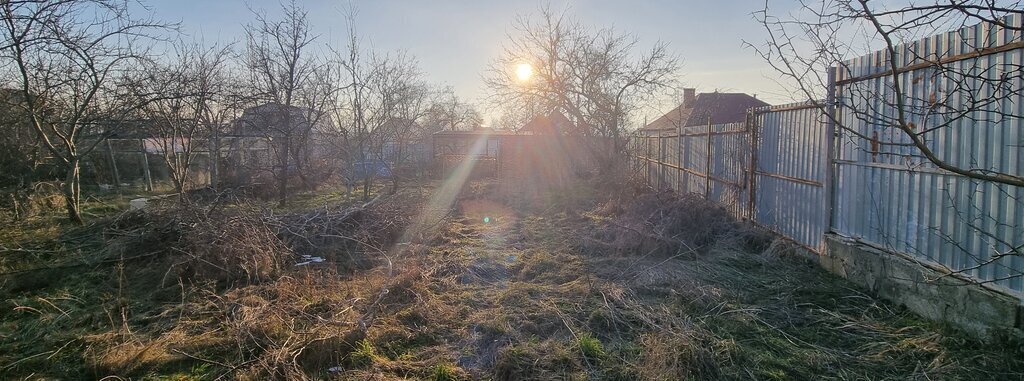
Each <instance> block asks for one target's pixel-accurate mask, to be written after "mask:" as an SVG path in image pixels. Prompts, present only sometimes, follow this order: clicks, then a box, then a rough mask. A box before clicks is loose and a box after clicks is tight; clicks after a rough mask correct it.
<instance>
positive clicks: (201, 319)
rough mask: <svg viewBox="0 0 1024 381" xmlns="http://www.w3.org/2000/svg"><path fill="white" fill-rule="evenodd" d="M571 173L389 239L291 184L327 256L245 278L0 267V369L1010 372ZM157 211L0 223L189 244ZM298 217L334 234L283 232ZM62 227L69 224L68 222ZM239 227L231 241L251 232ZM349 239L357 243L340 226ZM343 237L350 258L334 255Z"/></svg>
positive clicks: (905, 316) (295, 208)
mask: <svg viewBox="0 0 1024 381" xmlns="http://www.w3.org/2000/svg"><path fill="white" fill-rule="evenodd" d="M574 187H575V188H573V189H578V190H580V191H578V192H577V191H572V192H561V193H559V194H557V195H551V196H545V197H542V198H541V199H540V200H534V201H532V202H533V204H531V205H529V207H526V206H523V207H521V208H520V207H510V206H509V204H508V203H505V202H502V201H503V200H504V199H503V198H502V197H496V196H495V195H494V194H492V193H491V192H492V191H491V190H489V189H491V188H493V187H489V186H488V185H486V184H470V185H468V186H467V189H469V190H470V192H468V193H467V194H466V195H464V197H463V198H462V199H461V200H460V203H459V205H456V206H455V209H457V210H458V211H459V212H458V213H456V214H455V215H454V216H453V217H451V218H450V219H448V220H446V221H445V222H444V223H443V224H441V225H438V226H434V228H435V229H436V231H432V232H430V234H426V233H424V234H418V235H416V237H415V238H413V239H411V240H410V241H409V242H401V244H393V243H394V242H390V243H392V244H388V245H385V244H383V243H386V242H389V241H388V239H389V238H388V237H392V238H391V239H394V238H393V237H396V236H401V234H399V233H401V232H402V231H403V228H404V227H403V226H401V225H402V224H404V223H406V222H403V221H407V220H409V219H408V218H406V219H402V218H399V219H395V220H394V221H393V223H389V224H369V225H367V226H369V227H366V228H368V229H371V230H373V233H374V234H364V233H359V234H356V233H352V232H353V230H349V229H357V228H358V227H357V226H355V225H352V226H350V225H349V223H348V222H346V224H342V225H343V226H333V225H332V226H329V229H320V228H319V226H321V225H317V224H315V223H312V222H310V221H320V220H318V219H319V218H322V216H323V213H321V212H318V211H321V210H328V209H330V208H344V207H346V206H347V205H356V204H361V203H362V202H361V200H351V199H349V198H347V197H343V195H339V194H338V193H336V192H337V190H332V191H326V193H325V194H309V195H303V196H298V197H295V198H294V199H293V204H290V205H288V206H286V207H285V208H283V209H274V210H273V213H274V215H275V216H278V217H280V216H281V215H284V214H288V215H290V216H292V217H290V219H287V221H290V222H288V224H289V225H287V226H288V227H289V228H288V229H280V228H274V229H276V230H274V231H275V232H277V233H276V234H275V236H276V237H277V239H279V240H280V241H281V242H284V244H285V245H286V246H287V248H288V250H316V251H313V252H315V253H318V254H323V255H324V256H325V257H326V258H328V261H327V262H325V263H323V264H319V265H311V266H301V267H296V266H294V263H292V262H288V263H287V265H285V266H282V267H281V268H280V271H278V272H275V273H268V274H267V275H266V276H261V277H259V279H255V280H249V278H247V277H246V278H237V279H236V278H232V279H234V280H233V281H217V280H216V279H219V278H216V277H208V276H196V274H195V273H191V272H187V271H181V270H180V268H182V267H183V266H186V264H185V263H186V262H185V260H186V259H189V258H193V256H189V255H185V254H181V253H178V254H176V255H171V254H170V253H163V255H162V256H158V257H154V258H150V259H147V260H145V261H128V262H120V261H118V260H115V261H113V262H102V263H92V264H91V265H88V266H79V267H75V268H74V269H75V271H68V270H65V269H59V270H54V271H52V272H41V273H33V276H31V277H21V278H12V277H4V278H3V279H2V280H0V282H3V283H2V287H0V296H2V303H3V308H2V309H0V374H3V375H4V376H5V377H13V378H22V377H26V376H33V377H44V378H45V377H49V378H65V379H100V378H103V377H105V376H111V375H116V376H118V377H122V378H132V379H181V380H189V379H214V378H218V377H225V378H228V379H240V380H254V379H267V378H278V379H382V380H390V379H410V378H412V379H431V380H466V379H494V380H534V379H596V380H634V379H654V380H677V379H694V380H702V379H909V378H916V379H1013V378H1021V377H1022V376H1024V374H1022V372H1024V371H1022V369H1024V357H1022V356H1021V352H1020V349H1019V347H1015V346H1014V345H1013V344H1012V343H1008V344H983V343H980V342H977V341H974V340H971V339H969V338H967V337H965V336H962V335H960V334H959V333H957V332H955V331H952V330H949V329H947V328H944V327H941V326H938V325H935V324H932V323H928V322H924V321H922V320H920V319H918V318H916V317H915V316H914V315H912V314H910V313H909V312H907V311H906V310H904V309H902V308H899V307H896V306H893V305H890V304H888V303H886V302H883V301H880V300H877V299H875V298H874V297H872V296H870V295H867V294H865V293H864V292H862V291H860V290H859V289H858V288H857V287H855V286H854V285H852V284H849V283H847V282H846V281H844V280H842V279H839V278H837V277H834V276H832V275H830V274H828V273H826V272H824V271H822V270H821V269H819V268H817V267H816V266H815V265H813V264H811V263H809V262H808V261H806V260H805V259H803V258H801V257H799V256H795V255H791V254H789V253H790V252H791V251H792V250H793V248H791V247H788V246H786V245H785V244H784V243H782V242H781V241H773V240H772V239H771V237H770V236H768V235H765V234H763V233H761V232H758V231H754V230H750V229H748V228H746V227H744V226H743V225H742V224H740V223H737V222H736V221H734V220H731V219H730V218H729V217H728V216H727V215H726V214H724V211H722V210H720V209H717V208H714V207H713V206H710V205H706V204H704V203H703V201H702V200H699V199H694V198H685V197H677V196H675V195H669V194H645V195H638V196H639V197H632V198H616V197H609V196H608V195H618V196H622V194H623V193H622V191H621V190H617V191H614V192H613V191H608V190H603V189H602V188H600V187H599V185H595V184H588V183H581V184H577V185H574ZM395 200H401V199H395ZM395 202H398V201H395ZM515 202H521V203H522V202H530V201H528V200H515ZM260 205H262V204H260ZM513 206H515V205H514V204H513ZM269 207H270V206H268V208H269ZM417 208H418V206H416V205H413V206H409V205H404V204H401V205H399V206H394V205H388V204H381V206H380V209H379V210H378V209H375V210H372V211H369V212H367V213H366V214H365V215H364V217H365V218H367V219H372V220H375V221H376V220H385V219H387V218H386V217H387V216H398V215H403V214H408V213H415V212H417V210H416V209H417ZM664 208H673V209H671V210H662V209H664ZM239 209H241V207H240V208H239ZM237 212H240V210H235V211H231V213H237ZM229 214H230V213H229ZM232 215H233V214H232ZM483 217H492V219H491V220H490V221H486V222H485V220H484V219H483ZM211 221H213V222H212V223H208V224H207V225H208V226H206V225H202V224H197V225H196V226H200V225H202V226H203V229H205V230H204V231H207V232H209V233H213V234H211V235H209V236H205V235H203V234H197V235H195V237H205V238H203V239H201V240H199V241H197V242H198V243H203V242H208V244H206V245H205V246H206V247H208V249H207V250H211V253H232V252H233V251H231V250H228V249H226V248H223V247H221V246H218V244H217V243H215V242H216V241H217V239H215V238H213V237H218V235H217V234H216V233H218V232H219V233H226V232H229V231H231V230H230V229H229V228H228V226H227V225H228V223H226V222H219V223H218V222H216V221H219V220H211ZM232 221H233V220H232ZM161 222H165V220H162V219H161V220H152V219H144V218H140V219H134V220H122V221H121V222H120V223H117V224H112V223H109V222H108V223H107V224H105V225H104V224H97V225H95V226H93V227H85V228H78V227H71V226H63V225H57V226H56V227H54V225H51V224H43V223H40V224H36V225H24V227H25V228H24V230H20V231H8V230H6V229H5V230H4V231H3V232H2V233H0V234H2V235H3V237H4V239H5V241H4V242H12V241H16V242H18V243H19V244H20V245H22V247H26V248H36V247H39V248H43V247H61V248H69V247H81V248H82V252H83V253H84V254H81V256H82V258H84V257H87V256H100V255H101V253H108V254H105V255H109V253H110V252H109V251H103V250H101V249H102V248H103V247H104V245H105V244H108V243H111V242H123V240H124V239H125V238H124V237H126V236H129V235H130V237H136V238H133V239H132V240H131V242H132V243H133V245H135V246H128V247H130V248H133V249H131V250H136V251H140V250H148V249H151V248H161V247H162V248H164V249H167V247H175V248H177V249H179V250H182V251H188V252H189V253H191V254H195V253H199V252H202V250H200V249H199V248H197V247H195V246H178V244H179V243H180V242H179V241H177V240H168V239H167V238H166V237H167V236H166V234H167V233H168V231H167V230H162V229H163V228H162V226H164V225H162V224H161ZM191 224H192V223H191V222H190V223H188V224H185V225H187V226H192V225H191ZM175 226H178V225H175ZM314 227H316V228H314ZM89 229H92V230H89ZM318 229H319V230H318ZM183 231H188V230H187V229H186V230H183ZM309 231H313V232H317V233H316V234H325V232H329V233H326V234H333V235H339V234H348V235H350V236H351V237H349V238H344V239H342V238H338V239H337V240H338V241H320V240H310V241H311V242H305V241H304V240H303V239H300V238H301V237H305V235H303V234H305V233H301V234H300V232H309ZM140 232H144V233H145V234H137V233H140ZM382 232H383V233H382ZM129 233H130V234H129ZM157 233H159V234H157ZM204 234H205V233H204ZM189 235H190V236H191V235H192V234H191V233H189ZM78 236H81V237H87V238H83V239H84V241H74V240H71V238H72V237H78ZM160 237H165V238H160ZM253 237H254V238H249V239H247V241H250V243H254V244H259V245H264V244H265V243H266V242H264V240H271V237H269V236H264V235H259V236H253ZM319 238H321V239H322V238H324V237H322V236H321V237H319ZM353 240H357V241H359V242H361V243H359V244H350V243H345V244H341V243H340V242H351V241H353ZM54 241H56V243H55V242H54ZM313 241H315V242H313ZM365 241H374V242H375V244H374V245H372V248H371V247H370V245H368V246H363V243H365ZM31 242H34V243H31ZM227 242H228V243H229V244H230V241H227ZM325 242H327V243H328V244H325ZM30 243H31V244H30ZM171 243H173V245H172V244H171ZM219 244H223V243H219ZM32 245H36V246H32ZM47 245H49V246H47ZM165 246H166V247H165ZM260 247H264V246H260ZM266 247H269V246H266ZM104 250H105V249H104ZM167 250H168V251H173V250H170V249H167ZM125 254H126V255H128V253H127V252H126V253H125ZM33 255H34V254H33ZM351 256H360V257H361V258H362V259H363V260H364V265H361V266H347V265H346V264H345V263H346V262H347V261H351V259H350V257H351ZM5 258H6V255H5ZM30 258H31V257H30ZM40 258H41V257H40ZM201 258H205V257H201ZM51 259H52V260H56V259H55V258H51ZM114 259H119V256H115V257H114ZM5 260H6V259H5ZM35 260H36V259H35V258H33V259H31V260H24V261H22V262H19V266H20V265H24V264H27V263H34V262H35ZM211 262H212V261H211ZM213 263H215V264H217V262H213ZM216 267H224V268H225V269H227V267H228V266H225V265H223V264H217V266H216ZM211 269H212V268H211ZM207 270H209V269H207ZM235 271H237V270H235ZM243 279H244V280H243Z"/></svg>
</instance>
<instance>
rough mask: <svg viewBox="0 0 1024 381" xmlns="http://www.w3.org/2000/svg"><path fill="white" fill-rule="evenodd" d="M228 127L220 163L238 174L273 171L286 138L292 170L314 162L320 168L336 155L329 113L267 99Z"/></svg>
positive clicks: (242, 175) (222, 139) (223, 141)
mask: <svg viewBox="0 0 1024 381" xmlns="http://www.w3.org/2000/svg"><path fill="white" fill-rule="evenodd" d="M227 130H228V131H227V133H226V134H223V135H220V136H218V140H219V144H218V145H219V150H220V152H221V153H220V156H221V157H223V159H224V160H223V161H221V163H220V164H221V165H222V166H224V167H225V168H224V170H225V171H226V173H233V174H234V176H241V177H251V176H259V175H261V174H262V175H266V174H269V173H272V172H273V171H274V170H275V168H277V167H279V166H280V164H279V163H280V162H281V161H282V159H283V156H282V155H283V154H284V152H285V150H284V148H285V147H284V144H285V142H286V141H287V142H288V154H289V160H288V162H289V171H291V170H293V168H297V167H296V166H306V165H311V164H317V165H316V166H317V167H318V168H319V167H322V166H323V165H322V164H323V163H322V162H325V161H328V160H330V159H331V158H332V155H331V152H332V150H331V149H330V147H329V145H328V143H327V142H328V141H329V139H328V137H329V135H330V132H331V131H333V130H334V128H333V124H332V123H331V120H330V118H329V117H328V116H327V115H326V114H324V113H321V112H317V111H315V110H311V109H307V108H302V107H296V106H285V105H283V104H280V103H273V102H271V103H266V104H262V105H259V106H254V107H250V108H247V109H245V110H243V111H242V115H241V116H239V117H238V118H236V119H235V120H234V121H232V122H231V123H230V125H229V126H228V129H227ZM299 160H301V163H299V162H298V161H299ZM239 171H241V172H239ZM229 176H230V175H229ZM245 181H251V180H245Z"/></svg>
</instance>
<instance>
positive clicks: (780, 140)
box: [753, 103, 828, 252]
mask: <svg viewBox="0 0 1024 381" xmlns="http://www.w3.org/2000/svg"><path fill="white" fill-rule="evenodd" d="M754 115H755V123H756V126H757V127H756V128H757V136H758V145H757V158H756V165H757V166H756V167H755V170H754V174H755V176H756V177H755V190H756V195H755V200H754V201H755V202H754V211H753V220H754V221H755V222H757V223H758V224H760V225H762V226H765V227H767V228H769V229H771V230H774V231H776V232H778V233H780V234H782V235H784V236H786V237H789V238H791V239H793V240H795V241H797V242H799V243H801V244H803V245H804V246H807V247H808V248H810V249H812V250H814V251H816V252H821V250H822V249H823V247H822V245H823V243H822V236H823V234H824V233H825V232H827V231H828V218H827V215H828V206H827V205H826V202H827V201H826V197H825V192H826V190H827V189H826V184H825V183H826V170H827V168H828V164H827V163H828V160H827V149H828V146H827V140H826V136H825V122H826V117H825V115H824V114H823V113H822V112H821V109H819V108H817V107H815V106H814V105H812V104H806V103H797V104H789V105H782V106H774V107H766V108H761V109H757V110H755V111H754Z"/></svg>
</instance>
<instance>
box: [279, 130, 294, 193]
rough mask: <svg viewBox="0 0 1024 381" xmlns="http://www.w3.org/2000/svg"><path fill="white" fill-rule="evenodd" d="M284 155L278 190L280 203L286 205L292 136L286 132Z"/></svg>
mask: <svg viewBox="0 0 1024 381" xmlns="http://www.w3.org/2000/svg"><path fill="white" fill-rule="evenodd" d="M283 145H284V155H281V177H280V178H279V179H278V182H279V183H278V184H277V186H278V192H279V196H278V198H279V201H278V204H279V205H281V206H284V205H285V204H286V203H287V202H288V156H289V155H290V153H289V151H290V147H291V145H292V143H291V136H290V134H288V133H285V136H284V144H283Z"/></svg>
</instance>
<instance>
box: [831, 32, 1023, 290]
mask: <svg viewBox="0 0 1024 381" xmlns="http://www.w3.org/2000/svg"><path fill="white" fill-rule="evenodd" d="M1005 23H1006V24H1007V25H1009V26H1011V28H1003V27H999V26H996V25H992V24H985V23H983V24H979V25H975V26H971V27H967V28H963V29H960V30H957V31H951V32H948V33H943V34H939V35H936V36H932V37H929V38H925V39H922V40H918V41H913V42H911V43H908V44H904V45H902V46H899V47H898V49H897V50H896V57H895V58H894V61H895V62H896V65H897V66H898V67H910V69H908V70H905V71H902V72H900V73H899V74H898V79H899V82H900V83H901V87H900V88H901V90H902V92H903V93H904V94H903V95H904V96H903V97H902V99H904V101H905V102H906V107H903V109H904V111H905V112H906V113H907V117H906V118H907V119H908V120H909V121H910V123H913V125H912V126H911V128H916V129H918V130H921V131H925V130H929V128H930V127H931V126H936V125H939V123H948V122H950V121H952V123H951V124H949V125H948V126H945V127H942V128H936V129H934V130H929V132H927V133H926V134H925V135H923V136H925V142H926V144H927V145H928V147H929V148H930V149H931V150H932V151H933V152H935V154H936V155H937V156H938V157H939V158H940V159H941V160H944V161H947V162H949V163H950V164H953V165H956V166H960V167H974V168H981V169H988V170H995V171H1000V172H1004V173H1009V174H1013V175H1024V152H1022V147H1024V121H1022V118H1024V96H1022V94H1021V91H1022V90H1024V84H1022V81H1024V78H1022V77H1024V74H1022V72H1024V66H1022V61H1021V60H1022V56H1024V48H1022V47H1021V45H1020V43H1021V41H1022V40H1024V39H1022V37H1021V29H1020V28H1021V26H1022V17H1021V15H1013V16H1010V17H1008V18H1006V19H1005ZM1014 46H1016V48H1014ZM1000 47H1002V49H996V48H1000ZM1006 47H1010V48H1009V49H1007V48H1006ZM979 49H994V50H992V51H995V52H994V53H986V54H973V55H971V56H969V57H961V59H956V60H951V61H949V62H944V63H942V64H941V65H934V64H928V63H929V62H931V63H934V62H943V60H944V59H946V58H950V57H955V56H961V55H964V54H968V53H976V52H978V50H979ZM889 60H890V57H889V56H888V54H886V53H884V52H876V53H873V54H869V55H866V56H863V57H858V58H855V59H852V60H849V61H847V62H846V63H845V66H846V68H844V70H841V71H840V72H839V73H838V78H837V79H838V83H839V85H838V87H837V89H836V93H837V96H838V98H837V100H838V102H839V104H838V107H837V117H838V118H839V120H840V122H841V125H842V126H843V127H844V128H845V129H846V131H841V133H840V137H839V144H838V146H837V150H838V151H837V153H838V158H837V159H838V160H837V161H836V166H837V169H836V176H837V178H836V195H835V216H834V224H835V226H834V230H835V231H836V232H837V233H840V234H843V235H846V236H851V237H855V238H858V239H860V240H862V241H865V242H868V243H871V244H874V245H877V246H879V247H882V248H885V249H887V250H891V251H896V252H901V253H905V254H909V255H912V256H915V257H917V258H919V259H921V260H927V261H930V262H932V263H934V264H938V265H941V266H945V267H946V268H948V269H950V270H953V271H961V270H965V271H964V274H965V275H969V276H972V277H974V278H976V279H978V280H980V281H984V282H991V283H994V284H997V285H1000V286H1003V287H1006V288H1009V289H1012V290H1017V291H1024V279H1022V277H1021V274H1024V258H1021V256H1019V255H1005V256H1000V253H1007V252H1010V251H1012V248H1013V247H1019V245H1024V188H1021V187H1013V186H1008V185H1001V184H996V183H992V182H987V181H979V180H974V179H971V178H968V177H965V176H960V175H956V174H953V173H951V172H948V171H944V170H942V169H939V168H938V167H937V166H935V165H934V164H932V163H931V162H930V161H929V160H927V158H925V157H924V156H923V155H922V153H921V151H920V150H918V149H917V148H916V147H913V146H910V145H909V143H911V142H912V141H911V140H910V139H909V137H908V136H907V135H906V134H905V133H903V132H902V131H901V130H899V129H897V128H894V127H893V119H894V115H895V112H896V110H895V108H894V107H892V105H891V104H890V103H892V102H893V101H892V100H893V99H895V96H896V94H895V89H894V88H893V83H894V81H893V79H892V78H891V75H885V74H886V73H887V70H888V69H889V66H888V62H889ZM947 61H948V60H947ZM912 65H916V66H912ZM963 73H967V74H969V75H964V74H963ZM996 84H998V85H996ZM865 94H871V96H865ZM936 107H949V108H952V109H954V110H966V111H967V112H966V113H964V114H963V115H962V116H960V117H958V118H952V117H949V115H946V113H943V112H936V111H934V110H935V109H936ZM1018 250H1019V249H1018Z"/></svg>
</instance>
